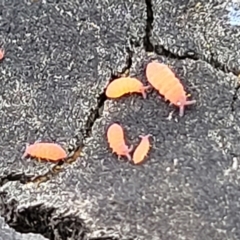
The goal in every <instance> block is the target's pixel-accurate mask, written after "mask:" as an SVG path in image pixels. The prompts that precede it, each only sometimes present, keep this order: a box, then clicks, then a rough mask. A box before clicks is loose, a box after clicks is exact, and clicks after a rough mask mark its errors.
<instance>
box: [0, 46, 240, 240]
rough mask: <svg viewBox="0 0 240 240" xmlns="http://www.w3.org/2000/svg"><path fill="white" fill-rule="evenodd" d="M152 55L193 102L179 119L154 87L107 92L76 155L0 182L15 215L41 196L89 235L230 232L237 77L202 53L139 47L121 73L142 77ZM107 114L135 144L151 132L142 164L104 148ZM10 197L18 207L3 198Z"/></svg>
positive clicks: (227, 235)
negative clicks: (62, 164) (43, 174)
mask: <svg viewBox="0 0 240 240" xmlns="http://www.w3.org/2000/svg"><path fill="white" fill-rule="evenodd" d="M135 52H137V50H135ZM152 59H158V60H159V61H160V62H164V63H167V64H169V65H170V66H171V68H172V69H173V70H174V72H175V73H176V75H177V77H179V78H180V79H181V81H182V83H183V84H184V86H185V89H186V90H187V92H189V93H191V94H192V98H193V99H196V100H197V104H196V105H193V106H191V107H188V108H187V109H186V112H185V115H184V117H182V118H179V116H178V109H176V108H175V107H174V106H171V107H170V106H169V104H168V103H167V102H164V101H163V99H160V98H159V97H158V94H157V93H156V91H154V90H152V91H150V92H149V94H148V97H147V99H143V98H142V96H141V95H137V94H133V95H131V96H125V97H122V98H121V99H118V100H115V101H113V100H107V101H106V102H105V106H104V111H103V114H102V116H101V118H100V119H98V120H97V121H96V122H95V124H94V126H93V132H92V137H90V138H88V139H87V141H86V144H87V145H86V147H85V148H84V154H85V156H84V157H82V158H80V159H79V160H78V161H77V162H75V163H73V164H72V165H71V166H69V167H68V168H67V170H66V171H65V172H62V173H60V174H59V175H58V176H56V177H55V178H54V179H52V180H50V181H49V182H48V183H46V184H42V185H40V186H39V188H35V187H34V185H33V186H32V185H21V184H20V183H19V182H9V183H6V184H5V185H4V186H3V187H2V188H1V190H2V191H7V192H8V193H7V194H6V195H5V197H2V202H4V205H7V206H8V211H9V209H10V208H11V209H17V211H16V214H15V215H16V216H18V217H20V216H21V209H23V208H28V207H29V206H35V205H37V204H40V203H43V204H44V205H43V207H42V211H44V208H45V211H49V209H50V208H51V207H52V208H56V210H55V211H56V212H55V214H54V215H58V214H60V213H61V214H65V215H68V214H70V213H73V214H74V216H75V217H77V216H78V217H79V218H80V219H82V220H83V222H84V223H85V224H86V228H88V229H90V231H89V232H86V236H87V237H88V238H90V239H91V237H96V236H97V237H99V236H112V237H118V239H128V240H129V239H138V240H145V239H153V240H159V239H166V240H168V239H169V240H170V239H171V240H178V239H196V240H202V239H207V240H208V239H209V240H210V239H211V240H219V239H231V240H234V239H238V238H239V236H240V230H239V222H240V216H239V214H236V213H237V212H238V211H239V207H240V205H239V203H238V202H239V201H238V199H239V197H240V191H239V187H238V186H239V184H240V182H239V179H240V178H239V176H240V175H239V174H240V173H239V170H238V169H235V168H233V167H232V163H233V160H235V158H234V156H235V155H236V152H237V149H238V141H237V140H238V136H237V134H236V133H237V132H239V131H240V129H239V121H238V119H239V118H238V113H236V112H234V111H232V110H231V103H232V98H233V95H234V87H235V86H236V83H237V78H236V77H235V76H234V75H233V74H226V73H223V72H222V71H219V70H216V69H214V68H213V67H212V66H210V65H209V64H207V63H205V62H203V61H201V60H198V61H194V60H190V59H185V60H171V59H167V58H165V57H159V56H154V55H151V56H149V55H147V54H146V53H145V52H139V53H138V54H137V55H134V57H133V65H132V68H131V71H130V75H131V76H136V77H138V78H140V79H141V80H142V81H143V82H145V83H146V79H145V67H146V64H147V63H148V62H149V61H150V60H152ZM173 110H174V113H173V115H172V119H169V118H168V116H169V113H170V112H171V111H173ZM113 122H118V123H120V124H121V125H122V126H123V128H124V131H125V135H126V141H127V144H128V145H130V144H133V145H134V146H136V145H137V143H138V142H139V137H138V136H139V135H140V134H149V133H150V134H152V138H151V144H152V149H151V151H150V152H149V154H148V157H147V159H146V162H145V163H144V164H142V165H139V166H134V165H132V164H131V163H130V162H128V161H126V159H121V160H118V159H117V157H116V156H115V155H113V154H111V151H110V149H109V147H108V144H107V141H106V130H107V128H108V126H109V125H110V124H111V123H113ZM13 198H14V199H16V201H17V208H16V207H10V206H11V204H10V202H9V201H10V199H13ZM8 211H6V208H5V211H3V210H2V214H5V215H6V212H8ZM14 211H15V210H14ZM8 215H9V214H8ZM14 221H16V219H13V220H11V221H9V222H11V223H12V224H14Z"/></svg>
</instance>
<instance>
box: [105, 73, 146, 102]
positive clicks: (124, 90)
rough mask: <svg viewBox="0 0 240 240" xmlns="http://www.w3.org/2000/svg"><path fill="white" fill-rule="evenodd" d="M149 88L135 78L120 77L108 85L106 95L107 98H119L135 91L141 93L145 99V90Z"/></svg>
mask: <svg viewBox="0 0 240 240" xmlns="http://www.w3.org/2000/svg"><path fill="white" fill-rule="evenodd" d="M149 88H150V86H144V85H143V84H142V82H141V81H139V80H138V79H137V78H132V77H121V78H118V79H116V80H114V81H113V82H111V83H110V84H109V85H108V87H107V89H106V96H107V97H108V98H119V97H121V96H123V95H125V94H128V93H133V92H136V93H141V94H142V96H143V98H144V99H145V98H146V97H147V96H146V92H145V91H146V90H147V89H149Z"/></svg>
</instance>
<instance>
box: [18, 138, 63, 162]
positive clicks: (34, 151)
mask: <svg viewBox="0 0 240 240" xmlns="http://www.w3.org/2000/svg"><path fill="white" fill-rule="evenodd" d="M27 156H30V157H36V158H38V159H44V160H49V161H59V160H62V159H64V158H66V157H67V153H66V151H65V150H64V149H63V148H62V147H61V146H60V145H58V144H56V143H43V142H36V143H34V144H31V145H29V146H27V148H26V150H25V153H24V154H23V157H27Z"/></svg>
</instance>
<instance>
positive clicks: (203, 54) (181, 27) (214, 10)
mask: <svg viewBox="0 0 240 240" xmlns="http://www.w3.org/2000/svg"><path fill="white" fill-rule="evenodd" d="M231 5H233V1H225V0H219V1H212V0H211V1H195V0H193V1H192V0H186V1H179V0H152V10H153V19H154V20H153V30H152V35H151V42H152V44H153V45H154V46H155V47H156V49H158V50H159V52H161V47H163V48H164V49H165V50H168V51H169V52H171V53H173V54H175V55H177V56H178V57H183V56H185V57H188V56H189V57H194V58H200V59H203V60H206V61H208V62H211V64H214V65H215V66H216V67H221V68H224V69H229V70H230V71H234V72H237V73H239V72H240V67H239V66H240V60H239V59H240V52H239V40H238V39H239V37H240V28H239V27H238V26H232V25H231V24H230V22H229V18H228V14H229V7H230V6H231ZM238 5H239V3H238ZM239 8H240V5H239Z"/></svg>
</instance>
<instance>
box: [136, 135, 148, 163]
mask: <svg viewBox="0 0 240 240" xmlns="http://www.w3.org/2000/svg"><path fill="white" fill-rule="evenodd" d="M150 136H151V134H148V135H146V136H142V135H140V136H139V137H140V138H142V140H141V142H140V143H139V145H138V146H137V148H136V149H135V151H134V153H133V162H134V163H135V164H139V163H141V162H143V160H144V158H145V157H146V156H147V154H148V152H149V149H150V147H151V145H150V142H149V137H150Z"/></svg>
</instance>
